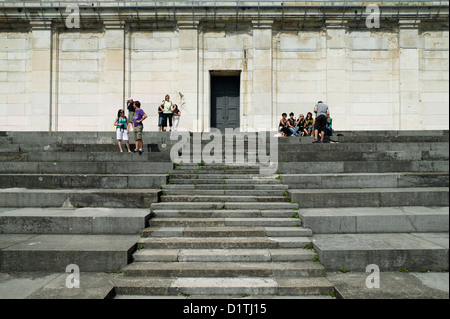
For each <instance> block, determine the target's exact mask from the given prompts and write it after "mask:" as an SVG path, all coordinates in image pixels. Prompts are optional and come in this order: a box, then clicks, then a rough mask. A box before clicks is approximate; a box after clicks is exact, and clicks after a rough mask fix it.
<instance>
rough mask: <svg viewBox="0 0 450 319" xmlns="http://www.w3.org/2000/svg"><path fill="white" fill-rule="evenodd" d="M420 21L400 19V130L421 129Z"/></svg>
mask: <svg viewBox="0 0 450 319" xmlns="http://www.w3.org/2000/svg"><path fill="white" fill-rule="evenodd" d="M417 23H418V21H415V20H400V21H399V31H398V37H399V41H398V43H399V49H398V50H399V78H400V85H399V90H400V96H399V100H400V101H399V114H398V117H399V124H398V129H400V130H417V129H421V128H422V126H421V124H420V120H421V119H420V115H419V114H420V113H421V110H420V102H419V99H420V83H419V77H420V70H419V30H418V28H417Z"/></svg>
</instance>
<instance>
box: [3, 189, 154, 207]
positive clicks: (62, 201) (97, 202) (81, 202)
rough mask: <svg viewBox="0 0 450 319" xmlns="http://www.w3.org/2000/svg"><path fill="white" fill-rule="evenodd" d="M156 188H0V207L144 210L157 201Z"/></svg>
mask: <svg viewBox="0 0 450 319" xmlns="http://www.w3.org/2000/svg"><path fill="white" fill-rule="evenodd" d="M159 194H160V190H159V189H36V190H35V189H25V188H6V189H0V207H44V208H45V207H66V208H73V207H75V208H82V207H110V208H120V207H123V208H144V207H150V205H151V204H152V203H156V202H157V201H158V197H159Z"/></svg>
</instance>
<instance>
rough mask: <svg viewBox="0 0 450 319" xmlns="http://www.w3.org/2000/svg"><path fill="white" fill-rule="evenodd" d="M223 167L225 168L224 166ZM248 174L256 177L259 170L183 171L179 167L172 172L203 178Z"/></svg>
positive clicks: (187, 169) (185, 169)
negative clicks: (204, 176) (206, 176)
mask: <svg viewBox="0 0 450 319" xmlns="http://www.w3.org/2000/svg"><path fill="white" fill-rule="evenodd" d="M224 167H225V166H224ZM225 173H226V174H249V175H256V174H259V173H260V171H259V169H246V168H243V169H234V168H229V169H225V170H224V169H219V168H216V169H208V170H205V169H203V170H202V169H196V168H192V169H191V168H184V169H180V168H179V166H176V167H175V168H174V170H173V173H172V175H175V174H180V175H181V174H192V175H199V176H203V175H209V174H225Z"/></svg>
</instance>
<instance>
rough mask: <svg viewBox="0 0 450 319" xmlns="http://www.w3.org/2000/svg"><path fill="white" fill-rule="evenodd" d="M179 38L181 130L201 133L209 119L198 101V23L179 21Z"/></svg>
mask: <svg viewBox="0 0 450 319" xmlns="http://www.w3.org/2000/svg"><path fill="white" fill-rule="evenodd" d="M178 38H179V58H178V59H179V61H178V89H179V92H176V93H181V95H182V96H183V100H184V101H183V102H184V103H185V104H184V106H183V107H182V109H181V113H182V117H181V120H180V124H179V129H181V130H191V131H194V132H199V131H203V130H204V126H205V121H206V120H207V119H205V118H204V114H205V112H203V106H202V105H199V101H198V74H199V73H198V72H199V70H198V53H199V52H198V21H178ZM181 95H179V96H181ZM173 100H175V99H173ZM179 106H180V105H179Z"/></svg>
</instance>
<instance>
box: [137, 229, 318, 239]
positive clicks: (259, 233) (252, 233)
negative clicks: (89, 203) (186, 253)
mask: <svg viewBox="0 0 450 319" xmlns="http://www.w3.org/2000/svg"><path fill="white" fill-rule="evenodd" d="M264 236H268V237H295V236H302V237H304V236H311V232H310V231H308V230H305V231H301V230H298V231H289V230H288V231H265V230H242V231H188V230H185V231H180V232H173V231H154V232H147V231H143V237H264Z"/></svg>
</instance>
